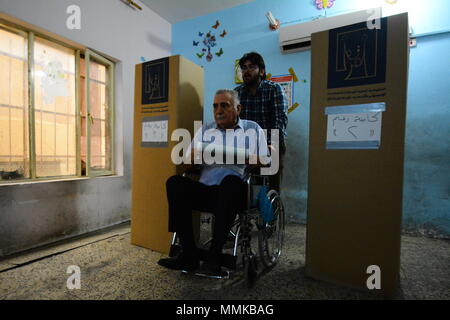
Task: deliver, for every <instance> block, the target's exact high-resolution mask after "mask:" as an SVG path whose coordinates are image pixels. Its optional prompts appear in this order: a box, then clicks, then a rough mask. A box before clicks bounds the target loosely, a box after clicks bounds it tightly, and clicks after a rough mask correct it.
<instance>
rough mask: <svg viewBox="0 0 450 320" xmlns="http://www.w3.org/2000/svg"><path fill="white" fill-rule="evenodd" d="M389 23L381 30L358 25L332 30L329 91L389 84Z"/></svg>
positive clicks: (384, 24)
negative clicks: (387, 80)
mask: <svg viewBox="0 0 450 320" xmlns="http://www.w3.org/2000/svg"><path fill="white" fill-rule="evenodd" d="M386 35H387V20H386V19H381V27H380V28H379V29H377V28H373V29H369V28H367V23H366V22H362V23H357V24H353V25H349V26H345V27H341V28H337V29H332V30H330V33H329V47H328V50H329V51H328V89H334V88H344V87H352V86H361V85H368V84H377V83H384V82H385V81H386V39H387V38H386V37H387V36H386Z"/></svg>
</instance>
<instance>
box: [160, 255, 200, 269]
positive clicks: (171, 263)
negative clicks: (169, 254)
mask: <svg viewBox="0 0 450 320" xmlns="http://www.w3.org/2000/svg"><path fill="white" fill-rule="evenodd" d="M158 264H159V265H160V266H162V267H165V268H168V269H172V270H186V271H194V270H196V269H198V267H199V266H200V260H199V258H198V256H196V255H194V254H186V253H184V252H183V251H182V252H180V253H179V254H178V255H177V256H176V257H175V258H164V259H160V260H159V261H158Z"/></svg>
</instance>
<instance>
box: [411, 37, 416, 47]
mask: <svg viewBox="0 0 450 320" xmlns="http://www.w3.org/2000/svg"><path fill="white" fill-rule="evenodd" d="M409 47H410V48H415V47H417V40H416V38H411V39H409Z"/></svg>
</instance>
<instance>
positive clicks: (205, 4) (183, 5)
mask: <svg viewBox="0 0 450 320" xmlns="http://www.w3.org/2000/svg"><path fill="white" fill-rule="evenodd" d="M140 1H141V2H142V3H144V4H145V5H146V6H147V7H149V8H150V9H152V10H153V11H154V12H156V13H157V14H158V15H160V16H161V17H163V18H164V19H166V20H167V21H169V22H170V23H172V24H173V23H177V22H180V21H183V20H188V19H192V18H196V17H200V16H203V15H205V14H208V13H213V12H216V11H220V10H224V9H228V8H232V7H235V6H237V5H240V4H244V3H247V2H251V1H254V0H140Z"/></svg>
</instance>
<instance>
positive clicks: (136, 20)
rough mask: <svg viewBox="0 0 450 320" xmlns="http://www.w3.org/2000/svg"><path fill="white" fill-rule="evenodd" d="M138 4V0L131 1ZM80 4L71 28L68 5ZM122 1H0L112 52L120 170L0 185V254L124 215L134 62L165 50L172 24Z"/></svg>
mask: <svg viewBox="0 0 450 320" xmlns="http://www.w3.org/2000/svg"><path fill="white" fill-rule="evenodd" d="M137 2H138V1H137ZM70 5H77V6H79V7H80V9H81V30H69V29H68V28H67V27H66V20H67V18H68V17H69V14H67V13H66V10H67V7H69V6H70ZM142 7H143V11H138V10H133V9H131V8H130V7H128V6H127V5H125V4H124V3H123V2H122V1H120V0H14V1H12V0H0V12H1V13H6V14H8V15H10V16H13V17H15V18H18V19H20V20H23V21H25V22H28V23H30V24H33V25H35V26H38V27H40V28H43V29H46V30H48V31H50V32H53V33H56V34H58V35H60V36H63V37H65V38H67V39H70V40H73V41H75V42H78V43H79V44H82V45H85V46H87V47H89V48H91V49H94V50H96V51H99V52H101V53H104V54H106V55H108V56H110V57H113V58H115V59H117V60H119V62H118V63H117V65H116V142H117V143H116V157H117V168H118V172H119V176H117V177H104V178H97V179H90V180H81V181H66V182H61V181H60V182H47V183H33V184H23V185H12V186H0V256H2V255H7V254H10V253H13V252H16V251H21V250H24V249H28V248H31V247H35V246H39V245H42V244H46V243H49V242H53V241H56V240H60V239H63V238H67V237H71V236H75V235H79V234H83V233H86V232H90V231H94V230H97V229H100V228H103V227H106V226H110V225H114V224H117V223H120V222H122V221H125V220H129V219H130V208H131V163H132V161H131V157H132V147H133V146H132V142H133V106H134V67H135V65H136V64H138V63H140V62H141V61H140V57H141V56H143V57H145V58H146V60H153V59H157V58H161V57H165V56H169V55H170V54H171V46H172V44H171V32H172V26H171V24H170V23H168V22H167V21H166V20H164V19H163V18H161V17H160V16H158V15H157V14H156V13H154V12H153V11H152V10H150V9H148V8H147V7H145V6H142Z"/></svg>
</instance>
